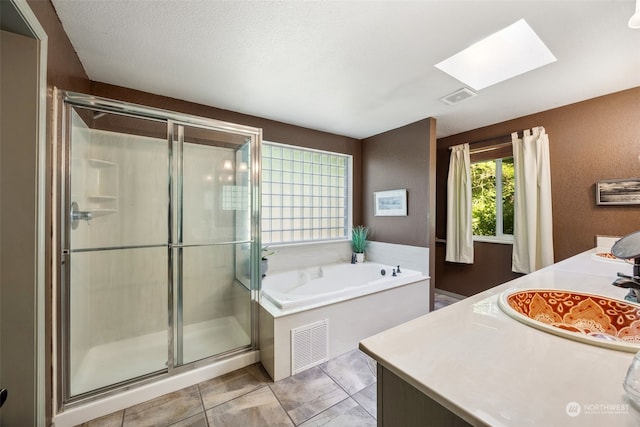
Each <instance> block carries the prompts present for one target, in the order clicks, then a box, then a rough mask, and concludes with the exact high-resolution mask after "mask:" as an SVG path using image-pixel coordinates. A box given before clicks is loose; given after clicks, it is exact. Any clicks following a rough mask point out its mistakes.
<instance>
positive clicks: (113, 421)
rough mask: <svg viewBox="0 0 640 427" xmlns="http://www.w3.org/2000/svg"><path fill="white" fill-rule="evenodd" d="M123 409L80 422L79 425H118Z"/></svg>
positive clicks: (117, 426)
mask: <svg viewBox="0 0 640 427" xmlns="http://www.w3.org/2000/svg"><path fill="white" fill-rule="evenodd" d="M123 415H124V411H118V412H114V413H112V414H109V415H105V416H104V417H100V418H96V419H95V420H91V421H89V422H86V423H84V424H82V426H81V427H120V426H121V425H122V417H123Z"/></svg>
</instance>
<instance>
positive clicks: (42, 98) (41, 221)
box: [11, 0, 48, 426]
mask: <svg viewBox="0 0 640 427" xmlns="http://www.w3.org/2000/svg"><path fill="white" fill-rule="evenodd" d="M11 1H12V3H13V5H14V6H15V8H16V10H17V11H18V12H19V13H20V15H21V17H22V19H23V20H24V21H25V23H26V24H27V25H28V26H29V28H30V30H31V31H32V32H33V34H34V36H35V39H36V40H37V41H38V57H39V58H38V111H37V116H38V119H37V122H38V128H37V135H38V136H37V138H38V143H37V144H38V148H37V152H38V154H37V159H36V161H37V165H38V166H37V171H38V176H37V178H36V182H37V184H36V187H37V201H36V206H37V211H38V213H37V222H36V224H35V227H36V239H37V242H36V248H37V250H36V265H35V270H36V301H35V307H36V328H37V331H36V352H37V356H36V357H37V363H36V367H35V368H36V417H37V420H36V422H37V425H38V426H44V425H45V422H46V411H45V407H46V403H45V400H46V393H45V389H46V387H45V380H46V369H45V352H46V347H45V304H46V302H45V256H44V254H45V217H46V214H45V208H46V197H45V196H46V194H47V191H46V177H47V46H48V36H47V33H46V32H45V31H44V28H43V27H42V25H40V22H39V21H38V18H36V15H35V14H34V13H33V11H32V10H31V8H30V7H29V4H28V3H27V1H26V0H11Z"/></svg>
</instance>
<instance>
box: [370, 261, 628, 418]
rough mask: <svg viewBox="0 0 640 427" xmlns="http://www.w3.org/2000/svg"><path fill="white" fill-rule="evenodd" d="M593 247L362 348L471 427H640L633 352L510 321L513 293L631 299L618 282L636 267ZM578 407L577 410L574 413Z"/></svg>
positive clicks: (406, 325) (378, 337)
mask: <svg viewBox="0 0 640 427" xmlns="http://www.w3.org/2000/svg"><path fill="white" fill-rule="evenodd" d="M601 251H602V250H601V249H592V250H589V251H586V252H584V253H582V254H579V255H576V256H574V257H572V258H569V259H567V260H565V261H562V262H560V263H557V264H554V265H553V266H550V267H547V268H545V269H542V270H539V271H537V272H535V273H532V274H529V275H526V276H523V277H521V278H518V279H515V280H512V281H510V282H507V283H505V284H503V285H500V286H497V287H495V288H493V289H490V290H488V291H485V292H483V293H480V294H477V295H474V296H473V297H470V298H466V299H464V300H462V301H460V302H457V303H455V304H453V305H450V306H448V307H445V308H442V309H440V310H437V311H434V312H432V313H429V314H427V315H425V316H422V317H419V318H417V319H415V320H412V321H410V322H407V323H404V324H402V325H400V326H397V327H395V328H392V329H389V330H387V331H384V332H382V333H380V334H377V335H374V336H372V337H369V338H367V339H365V340H363V341H362V342H361V343H360V349H361V350H362V351H364V352H365V353H367V354H368V355H370V356H371V357H373V358H374V359H376V360H377V361H378V363H380V364H382V366H384V367H385V368H387V369H389V370H390V371H392V372H393V373H395V374H396V375H398V376H399V377H400V378H402V379H403V380H405V381H406V382H408V383H409V384H411V385H413V386H414V387H416V388H417V389H418V390H420V391H422V392H423V393H424V394H425V395H427V396H428V397H430V398H431V399H433V400H435V401H437V402H438V403H440V404H441V405H443V406H444V407H446V408H447V409H449V410H450V411H451V412H453V413H455V414H457V415H458V416H460V417H461V418H463V419H465V420H466V421H467V422H469V423H471V424H472V425H491V426H517V427H524V426H581V427H583V426H598V427H601V426H639V425H640V411H638V410H637V409H635V408H634V407H633V406H631V405H630V404H629V401H628V400H627V398H626V396H625V391H624V389H623V388H622V382H623V380H624V377H625V375H626V372H627V368H628V367H629V365H630V363H631V360H632V359H633V353H628V352H623V351H617V350H610V349H605V348H601V347H597V346H593V345H589V344H583V343H580V342H576V341H573V340H569V339H567V338H562V337H558V336H555V335H552V334H549V333H546V332H543V331H540V330H537V329H535V328H532V327H530V326H527V325H524V324H522V323H520V322H518V321H516V320H514V319H512V318H511V317H509V316H507V315H506V314H504V313H503V312H502V310H501V309H500V308H499V307H498V303H497V297H498V296H499V295H500V294H501V293H502V292H504V291H505V290H507V289H512V288H519V289H524V288H555V289H571V290H577V291H582V292H588V293H595V294H600V295H606V296H610V297H615V298H618V299H623V298H624V296H625V295H626V293H627V290H626V289H620V288H616V287H614V286H612V285H611V282H612V281H613V280H614V279H615V278H616V272H617V271H621V272H624V273H626V274H631V270H632V266H631V265H630V264H621V263H616V262H607V261H600V260H596V259H594V258H593V256H592V255H593V254H594V253H596V252H601ZM576 404H577V405H579V413H576V412H571V411H568V410H567V408H568V406H569V407H573V408H575V407H576Z"/></svg>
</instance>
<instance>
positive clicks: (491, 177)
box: [471, 157, 514, 241]
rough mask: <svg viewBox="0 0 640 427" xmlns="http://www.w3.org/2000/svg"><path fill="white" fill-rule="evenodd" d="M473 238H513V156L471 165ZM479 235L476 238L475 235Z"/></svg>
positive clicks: (494, 239) (510, 239) (490, 239)
mask: <svg viewBox="0 0 640 427" xmlns="http://www.w3.org/2000/svg"><path fill="white" fill-rule="evenodd" d="M471 182H472V187H471V197H472V208H471V209H472V217H473V220H472V221H473V222H472V227H473V236H474V239H475V240H488V241H492V240H493V241H496V240H509V241H512V240H513V202H514V199H513V190H514V174H513V157H502V158H499V159H491V160H481V161H477V162H473V158H472V164H471ZM478 237H479V238H478Z"/></svg>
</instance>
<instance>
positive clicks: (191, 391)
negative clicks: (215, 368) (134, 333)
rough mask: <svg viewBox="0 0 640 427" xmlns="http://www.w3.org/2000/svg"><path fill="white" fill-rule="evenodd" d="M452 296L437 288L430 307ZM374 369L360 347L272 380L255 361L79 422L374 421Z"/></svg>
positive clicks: (353, 424) (92, 426)
mask: <svg viewBox="0 0 640 427" xmlns="http://www.w3.org/2000/svg"><path fill="white" fill-rule="evenodd" d="M456 301H458V300H457V299H455V298H452V297H450V296H447V295H443V294H439V293H436V295H435V308H436V309H438V308H442V307H444V306H446V305H449V304H451V303H453V302H456ZM375 374H376V365H375V362H374V361H373V359H371V358H370V357H369V356H367V355H365V354H364V353H362V352H360V351H359V350H353V351H351V352H349V353H346V354H343V355H341V356H338V357H336V358H335V359H331V360H329V361H328V362H325V363H323V364H322V365H319V366H316V367H314V368H311V369H308V370H306V371H304V372H301V373H299V374H297V375H294V376H291V377H289V378H285V379H284V380H281V381H278V382H275V383H274V382H273V381H271V379H270V378H269V376H268V375H267V373H266V372H265V371H264V369H263V368H262V366H261V365H260V364H255V365H251V366H248V367H246V368H243V369H240V370H237V371H234V372H230V373H228V374H226V375H223V376H221V377H218V378H214V379H212V380H209V381H205V382H202V383H200V384H196V385H194V386H191V387H187V388H185V389H182V390H178V391H176V392H173V393H170V394H166V395H164V396H161V397H159V398H157V399H153V400H150V401H147V402H144V403H141V404H139V405H135V406H132V407H130V408H127V409H125V410H122V411H118V412H115V413H113V414H110V415H107V416H104V417H102V418H98V419H95V420H92V421H90V422H87V423H85V424H83V426H86V427H129V426H136V427H141V426H154V427H155V426H174V427H208V426H211V427H213V426H225V427H232V426H238V427H252V426H256V427H258V426H259V427H263V426H269V427H272V426H302V427H312V426H336V427H342V426H349V427H360V426H362V427H365V426H375V425H376V419H375V418H376V377H375Z"/></svg>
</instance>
